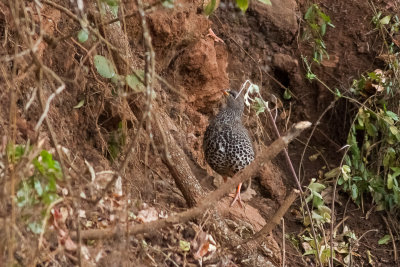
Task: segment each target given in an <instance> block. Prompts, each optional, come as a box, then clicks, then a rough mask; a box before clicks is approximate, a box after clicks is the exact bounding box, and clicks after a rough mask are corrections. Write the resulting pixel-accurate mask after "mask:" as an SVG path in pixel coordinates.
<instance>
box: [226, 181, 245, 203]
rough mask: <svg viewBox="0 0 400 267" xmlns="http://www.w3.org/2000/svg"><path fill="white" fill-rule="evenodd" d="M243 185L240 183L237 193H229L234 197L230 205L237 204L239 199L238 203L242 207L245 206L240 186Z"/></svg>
mask: <svg viewBox="0 0 400 267" xmlns="http://www.w3.org/2000/svg"><path fill="white" fill-rule="evenodd" d="M241 187H242V184H241V183H240V184H239V185H238V187H237V188H236V193H235V194H229V196H231V197H233V200H232V203H231V205H230V207H232V206H233V204H235V202H236V201H237V203H238V204H239V206H240V207H241V208H243V204H242V198H241V197H240V188H241Z"/></svg>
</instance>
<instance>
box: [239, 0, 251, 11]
mask: <svg viewBox="0 0 400 267" xmlns="http://www.w3.org/2000/svg"><path fill="white" fill-rule="evenodd" d="M236 4H237V6H238V7H239V8H240V10H242V11H243V12H245V11H246V10H247V8H248V7H249V1H248V0H236Z"/></svg>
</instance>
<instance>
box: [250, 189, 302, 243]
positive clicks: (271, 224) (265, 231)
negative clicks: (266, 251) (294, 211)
mask: <svg viewBox="0 0 400 267" xmlns="http://www.w3.org/2000/svg"><path fill="white" fill-rule="evenodd" d="M299 193H300V191H299V190H297V189H293V190H292V191H291V192H290V194H289V196H288V197H287V198H286V199H285V200H284V201H283V203H282V205H281V206H280V207H279V209H278V210H277V211H276V212H275V214H274V216H272V218H271V220H269V222H268V223H267V224H266V225H264V227H263V228H262V229H261V230H260V231H258V232H257V233H256V234H255V235H254V236H253V237H251V238H249V239H247V240H245V241H243V242H242V243H247V242H249V241H256V242H258V241H260V240H261V239H262V238H263V237H264V236H265V235H267V234H269V233H270V232H271V231H272V229H274V227H275V226H276V225H277V224H279V222H280V221H281V219H282V218H283V216H284V215H285V213H286V211H287V210H288V209H289V208H290V206H291V205H292V204H293V202H294V201H295V200H296V197H297V196H298V194H299Z"/></svg>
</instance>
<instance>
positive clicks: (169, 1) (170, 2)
mask: <svg viewBox="0 0 400 267" xmlns="http://www.w3.org/2000/svg"><path fill="white" fill-rule="evenodd" d="M162 5H163V7H165V8H174V0H165V1H163V2H162Z"/></svg>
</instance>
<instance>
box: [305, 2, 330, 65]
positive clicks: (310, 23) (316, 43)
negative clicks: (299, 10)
mask: <svg viewBox="0 0 400 267" xmlns="http://www.w3.org/2000/svg"><path fill="white" fill-rule="evenodd" d="M304 19H305V21H306V22H307V28H306V29H305V31H304V34H303V40H311V42H312V44H313V47H314V53H313V59H314V61H316V62H317V63H320V62H321V61H322V59H323V57H324V56H326V57H327V58H329V54H328V52H327V51H326V45H325V42H324V40H323V37H324V36H325V34H326V30H327V26H329V27H335V26H334V25H333V24H332V23H331V19H330V17H329V16H328V15H326V14H325V13H324V12H322V11H321V9H320V8H319V6H318V5H317V4H312V5H311V6H310V7H309V8H308V9H307V12H306V13H305V14H304Z"/></svg>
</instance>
